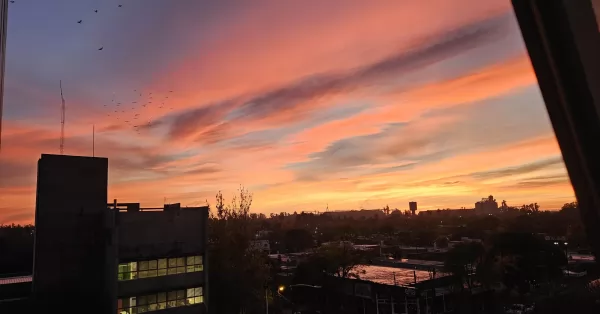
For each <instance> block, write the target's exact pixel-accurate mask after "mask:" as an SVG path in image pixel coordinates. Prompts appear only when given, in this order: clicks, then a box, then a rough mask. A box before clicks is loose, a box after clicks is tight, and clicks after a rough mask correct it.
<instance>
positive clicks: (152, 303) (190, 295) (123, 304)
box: [117, 287, 204, 314]
mask: <svg viewBox="0 0 600 314" xmlns="http://www.w3.org/2000/svg"><path fill="white" fill-rule="evenodd" d="M203 302H204V296H203V294H202V287H195V288H188V289H185V290H175V291H169V292H159V293H155V294H149V295H143V296H137V297H130V298H121V299H118V300H117V308H118V309H117V314H138V313H146V312H154V311H159V310H164V309H169V308H174V307H181V306H189V305H195V304H201V303H203Z"/></svg>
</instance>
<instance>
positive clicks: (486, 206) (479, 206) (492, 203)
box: [475, 195, 500, 214]
mask: <svg viewBox="0 0 600 314" xmlns="http://www.w3.org/2000/svg"><path fill="white" fill-rule="evenodd" d="M475 211H476V212H477V213H478V214H497V213H499V212H500V210H499V208H498V202H496V200H495V199H494V196H492V195H490V196H488V198H483V199H481V201H479V202H476V203H475Z"/></svg>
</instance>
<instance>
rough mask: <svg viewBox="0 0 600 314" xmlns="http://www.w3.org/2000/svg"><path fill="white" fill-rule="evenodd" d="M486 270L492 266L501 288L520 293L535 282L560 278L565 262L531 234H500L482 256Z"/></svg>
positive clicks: (554, 249)
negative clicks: (486, 263)
mask: <svg viewBox="0 0 600 314" xmlns="http://www.w3.org/2000/svg"><path fill="white" fill-rule="evenodd" d="M486 255H487V256H486V259H487V260H489V261H494V262H490V264H489V266H491V265H492V264H495V266H496V268H497V269H498V270H499V273H500V278H501V280H502V282H503V283H504V285H505V286H506V287H507V288H508V289H509V290H512V289H513V288H517V290H518V291H519V292H520V293H525V292H527V291H528V290H529V287H530V284H531V283H533V282H536V281H538V282H539V281H553V280H556V279H558V278H560V277H561V276H562V270H561V269H562V267H563V266H565V265H566V263H567V259H566V256H565V254H564V252H562V250H561V249H560V248H559V247H558V246H556V245H553V244H551V243H549V242H547V241H544V240H543V239H541V238H538V237H536V236H534V235H533V234H531V233H500V234H497V235H495V236H494V237H493V238H492V241H491V248H490V250H489V251H488V252H487V254H486Z"/></svg>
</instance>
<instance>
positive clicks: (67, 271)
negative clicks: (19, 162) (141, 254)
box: [33, 155, 116, 313]
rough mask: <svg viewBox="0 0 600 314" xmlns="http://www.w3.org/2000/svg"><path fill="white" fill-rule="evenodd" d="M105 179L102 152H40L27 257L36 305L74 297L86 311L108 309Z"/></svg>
mask: <svg viewBox="0 0 600 314" xmlns="http://www.w3.org/2000/svg"><path fill="white" fill-rule="evenodd" d="M107 183H108V159H106V158H91V157H75V156H61V155H42V157H41V158H40V160H39V162H38V178H37V196H36V197H37V199H36V209H35V227H36V229H35V249H34V262H33V298H34V301H35V304H36V307H37V308H38V309H40V310H42V309H45V308H49V307H50V308H52V307H54V306H61V305H62V304H63V303H65V304H66V303H70V302H74V303H75V304H74V305H72V306H83V305H85V308H86V309H88V311H89V313H107V312H108V311H110V310H111V301H110V300H111V299H116V296H115V295H114V291H113V290H114V289H110V281H111V280H110V278H111V277H114V276H111V275H112V274H111V272H112V271H113V270H111V269H110V265H111V264H114V261H112V260H111V258H112V257H111V256H110V254H108V253H109V252H108V251H107V250H106V249H105V248H106V247H108V245H109V244H110V243H111V241H112V239H111V238H110V237H109V235H110V232H109V231H108V229H107V228H106V226H105V223H104V222H105V221H106V218H109V217H108V216H107V214H108V211H107V209H106V198H107ZM115 273H116V272H115ZM92 295H93V296H95V297H94V298H89V297H86V296H92ZM67 296H69V297H67ZM80 302H81V303H82V304H77V303H80ZM114 312H116V309H115V311H112V313H114Z"/></svg>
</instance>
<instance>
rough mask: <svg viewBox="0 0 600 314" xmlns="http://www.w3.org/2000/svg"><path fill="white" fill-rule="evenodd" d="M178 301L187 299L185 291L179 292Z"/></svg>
mask: <svg viewBox="0 0 600 314" xmlns="http://www.w3.org/2000/svg"><path fill="white" fill-rule="evenodd" d="M177 299H178V300H183V299H185V290H177Z"/></svg>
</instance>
